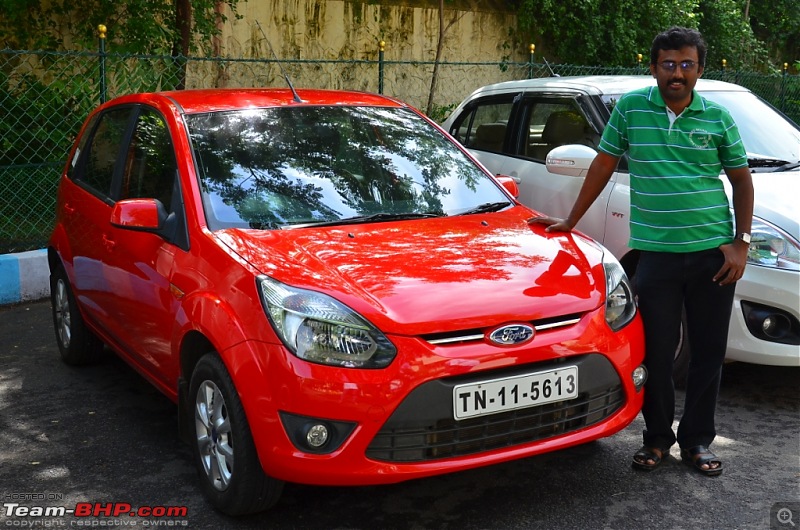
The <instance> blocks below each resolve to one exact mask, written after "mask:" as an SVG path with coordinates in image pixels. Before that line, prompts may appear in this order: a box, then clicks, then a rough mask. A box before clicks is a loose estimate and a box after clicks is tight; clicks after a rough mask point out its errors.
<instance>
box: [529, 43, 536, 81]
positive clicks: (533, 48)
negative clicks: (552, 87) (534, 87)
mask: <svg viewBox="0 0 800 530" xmlns="http://www.w3.org/2000/svg"><path fill="white" fill-rule="evenodd" d="M530 50H531V58H530V60H529V61H528V79H533V63H534V54H535V53H536V45H535V44H531V46H530Z"/></svg>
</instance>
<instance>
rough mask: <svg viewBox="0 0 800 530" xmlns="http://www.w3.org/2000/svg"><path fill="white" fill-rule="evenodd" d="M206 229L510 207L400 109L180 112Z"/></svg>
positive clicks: (443, 141) (444, 142) (446, 144)
mask: <svg viewBox="0 0 800 530" xmlns="http://www.w3.org/2000/svg"><path fill="white" fill-rule="evenodd" d="M187 123H188V127H189V132H190V135H191V139H192V143H193V146H192V147H193V150H194V155H195V161H196V164H197V167H198V171H199V176H200V185H201V189H202V193H203V201H204V206H205V210H206V218H207V222H208V225H209V228H211V229H212V230H218V229H224V228H234V227H239V228H255V229H280V228H292V227H301V226H308V225H315V224H328V225H330V224H341V223H350V222H374V221H388V220H394V219H405V218H416V217H426V216H444V215H458V214H462V213H470V212H472V211H476V209H478V210H483V209H485V208H481V207H482V206H484V205H486V204H492V205H493V209H495V210H497V209H502V208H504V207H507V206H511V205H512V202H511V201H509V199H508V198H507V196H506V195H505V194H504V193H503V192H502V191H501V189H500V188H499V187H498V186H497V185H496V183H495V182H494V181H493V180H492V179H491V178H489V177H488V176H487V175H486V174H485V173H484V172H482V171H481V170H480V169H479V168H478V167H477V166H476V165H475V164H474V163H473V162H472V161H471V160H470V159H469V158H468V157H467V156H465V155H464V154H463V153H462V152H461V151H460V150H459V149H458V148H457V147H456V146H455V145H454V144H453V143H452V142H450V141H449V140H448V139H447V138H446V137H445V136H444V135H443V134H441V133H440V132H439V131H438V130H437V129H436V128H435V127H433V126H431V125H430V124H429V123H427V122H426V121H425V120H423V119H422V118H420V117H419V116H418V115H417V114H415V113H414V112H412V111H410V110H408V109H399V108H388V107H358V106H300V107H298V106H295V107H281V108H266V109H247V110H238V111H225V112H214V113H206V114H196V115H190V116H187Z"/></svg>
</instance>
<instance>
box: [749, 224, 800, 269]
mask: <svg viewBox="0 0 800 530" xmlns="http://www.w3.org/2000/svg"><path fill="white" fill-rule="evenodd" d="M747 263H749V264H753V265H761V266H764V267H775V268H777V269H786V270H790V271H800V243H798V242H797V240H795V239H794V238H793V237H792V236H790V235H789V234H787V233H786V232H784V231H783V230H781V229H780V228H778V227H776V226H774V225H772V224H770V223H768V222H767V221H764V220H763V219H760V218H758V217H753V226H752V228H751V230H750V251H749V252H748V253H747Z"/></svg>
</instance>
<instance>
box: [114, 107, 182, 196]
mask: <svg viewBox="0 0 800 530" xmlns="http://www.w3.org/2000/svg"><path fill="white" fill-rule="evenodd" d="M176 175H177V164H176V162H175V151H174V149H173V147H172V140H171V138H170V135H169V130H168V129H167V124H166V122H165V121H164V118H163V117H162V116H161V115H160V114H159V113H158V112H156V111H155V110H153V109H149V108H144V109H143V110H142V112H141V114H140V115H139V117H138V119H137V121H136V128H135V129H134V132H133V136H132V138H131V143H130V146H129V147H128V154H127V160H126V163H125V169H124V171H123V174H122V188H121V190H120V197H119V198H120V199H138V198H152V199H158V200H160V201H161V203H162V204H163V205H164V207H165V208H166V209H167V211H169V210H170V204H171V202H172V190H173V186H174V183H175V177H176Z"/></svg>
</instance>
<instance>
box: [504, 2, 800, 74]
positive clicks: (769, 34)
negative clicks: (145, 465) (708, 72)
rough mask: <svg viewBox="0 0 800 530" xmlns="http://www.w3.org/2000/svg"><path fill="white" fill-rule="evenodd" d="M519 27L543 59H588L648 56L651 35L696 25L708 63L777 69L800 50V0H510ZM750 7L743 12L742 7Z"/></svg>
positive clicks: (612, 61) (625, 61) (630, 60)
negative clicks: (538, 47)
mask: <svg viewBox="0 0 800 530" xmlns="http://www.w3.org/2000/svg"><path fill="white" fill-rule="evenodd" d="M510 1H511V3H512V5H514V6H515V7H516V8H517V11H518V17H519V23H520V30H521V31H526V32H530V33H532V34H533V36H534V40H536V41H538V43H540V44H543V46H542V47H543V48H545V49H546V50H547V52H546V53H550V54H552V56H551V57H545V58H546V59H548V60H550V61H551V62H553V61H558V62H565V63H571V64H585V65H598V64H605V65H630V64H635V62H636V57H637V54H638V53H641V54H642V56H643V58H642V60H643V63H644V64H647V62H649V52H650V45H651V43H652V40H653V37H654V36H655V35H656V34H658V33H659V32H661V31H663V30H665V29H667V28H668V27H670V26H673V25H679V26H686V27H692V28H695V29H698V30H699V31H700V32H701V33H702V34H703V36H704V37H705V39H706V42H707V44H708V57H707V61H706V62H707V64H708V65H710V66H713V67H716V68H719V67H720V66H721V65H722V60H723V59H725V60H726V62H727V66H728V67H729V68H745V69H754V70H759V71H770V70H774V66H771V65H774V64H775V63H779V64H782V62H784V61H792V60H796V57H797V55H798V53H800V9H798V8H797V0H776V2H777V3H778V4H780V5H779V6H776V5H775V2H766V0H750V1H749V2H747V3H745V2H743V1H741V0H649V1H648V2H641V1H640V0H574V1H573V2H562V1H561V0H510ZM748 6H750V8H751V11H750V12H749V13H748V16H747V17H746V16H745V11H744V10H745V9H747V8H748Z"/></svg>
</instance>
